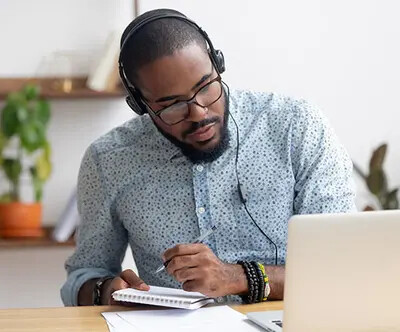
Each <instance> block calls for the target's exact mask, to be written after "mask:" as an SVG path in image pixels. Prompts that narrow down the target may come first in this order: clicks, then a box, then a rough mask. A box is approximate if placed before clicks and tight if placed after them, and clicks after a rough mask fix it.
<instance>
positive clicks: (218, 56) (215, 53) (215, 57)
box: [118, 13, 225, 115]
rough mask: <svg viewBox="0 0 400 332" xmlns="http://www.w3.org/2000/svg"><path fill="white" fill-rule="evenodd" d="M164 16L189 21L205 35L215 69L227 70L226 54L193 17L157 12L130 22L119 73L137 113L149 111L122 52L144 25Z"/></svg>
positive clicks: (123, 40)
mask: <svg viewBox="0 0 400 332" xmlns="http://www.w3.org/2000/svg"><path fill="white" fill-rule="evenodd" d="M163 18H176V19H178V20H182V21H184V22H187V23H188V24H190V25H192V26H193V27H195V28H196V29H197V30H198V31H199V32H200V33H201V35H202V36H203V37H204V39H205V40H206V42H207V44H208V47H209V49H208V52H209V55H210V59H211V61H212V63H213V65H214V67H215V69H216V70H217V71H218V73H219V74H222V73H223V72H224V71H225V60H224V55H223V54H222V52H221V51H220V50H216V49H215V48H214V46H213V44H212V42H211V40H210V38H209V37H208V35H207V33H206V32H205V31H204V30H203V29H202V28H201V27H199V26H198V25H197V24H196V23H195V22H194V21H192V20H191V19H189V18H187V17H186V16H185V15H183V14H179V13H176V14H159V13H158V14H155V15H153V16H150V17H148V18H146V19H144V20H143V21H141V22H139V23H137V24H132V23H131V24H130V25H128V27H127V28H126V29H125V31H124V33H123V34H122V38H121V48H120V54H119V59H118V68H119V75H120V77H121V81H122V84H123V85H124V87H125V89H126V91H127V92H128V96H127V97H126V102H127V104H128V105H129V107H130V108H131V109H132V110H133V111H134V112H135V113H137V114H139V115H143V114H145V113H147V107H146V105H145V104H144V103H143V101H142V98H141V96H140V93H139V91H138V90H137V89H136V88H135V86H134V85H133V84H132V83H131V82H129V80H128V78H127V76H126V74H125V71H124V65H123V63H122V52H123V50H124V47H125V45H126V44H127V42H128V40H129V39H131V38H132V36H133V35H134V34H135V33H137V32H138V31H139V30H140V29H141V28H142V27H143V26H144V25H146V24H148V23H150V22H153V21H156V20H159V19H163Z"/></svg>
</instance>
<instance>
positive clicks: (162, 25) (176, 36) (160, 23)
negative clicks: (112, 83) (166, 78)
mask: <svg viewBox="0 0 400 332" xmlns="http://www.w3.org/2000/svg"><path fill="white" fill-rule="evenodd" d="M168 14H169V15H171V14H172V15H182V16H183V14H182V13H180V12H178V11H176V10H172V9H156V10H151V11H148V12H145V13H144V14H142V15H140V16H138V17H137V18H135V19H134V20H133V21H132V22H131V23H130V24H129V25H128V27H127V28H126V29H125V31H124V33H123V35H122V38H121V42H122V43H123V42H124V41H125V39H126V37H127V35H128V34H129V32H130V31H131V30H132V27H133V26H136V25H137V24H139V23H140V22H142V21H143V20H145V19H147V18H148V17H150V16H154V15H168ZM193 43H196V44H197V45H199V46H200V47H201V49H203V50H204V51H205V53H207V42H206V40H205V39H204V37H203V35H202V34H201V33H200V32H199V30H198V29H196V27H194V26H193V25H191V24H190V23H188V22H185V21H183V20H180V19H177V18H172V17H167V18H161V19H158V20H155V21H153V22H150V23H148V24H146V25H144V26H143V27H142V28H141V29H140V30H138V31H137V32H136V33H135V34H134V36H133V37H130V38H129V39H128V40H127V41H126V42H125V45H124V48H123V50H122V53H121V61H122V63H123V66H124V71H125V75H126V76H127V78H128V79H129V81H131V82H132V83H133V82H134V81H135V80H136V74H137V71H138V70H139V69H140V68H141V67H142V66H144V65H146V64H148V63H151V62H153V61H155V60H157V59H159V58H161V57H163V56H167V55H172V54H173V53H174V52H175V51H177V50H180V49H182V48H184V47H186V46H189V45H191V44H193Z"/></svg>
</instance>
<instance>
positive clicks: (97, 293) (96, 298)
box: [93, 276, 114, 305]
mask: <svg viewBox="0 0 400 332" xmlns="http://www.w3.org/2000/svg"><path fill="white" fill-rule="evenodd" d="M113 278H114V277H111V276H107V277H102V278H100V279H98V280H97V281H96V284H95V285H94V288H93V305H101V291H102V287H103V285H104V283H105V282H106V281H107V280H109V279H113Z"/></svg>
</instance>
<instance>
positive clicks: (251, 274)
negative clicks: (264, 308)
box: [237, 261, 270, 303]
mask: <svg viewBox="0 0 400 332" xmlns="http://www.w3.org/2000/svg"><path fill="white" fill-rule="evenodd" d="M237 263H238V264H240V265H241V266H242V268H243V270H244V272H245V274H246V279H247V284H248V289H249V291H248V293H247V294H246V295H243V296H241V298H242V300H243V302H245V303H258V302H263V301H267V298H268V295H269V293H270V286H269V279H268V276H267V274H266V273H265V268H264V265H263V264H261V263H258V262H255V261H251V262H247V261H238V262H237Z"/></svg>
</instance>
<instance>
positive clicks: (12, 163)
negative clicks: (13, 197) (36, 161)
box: [3, 159, 22, 183]
mask: <svg viewBox="0 0 400 332" xmlns="http://www.w3.org/2000/svg"><path fill="white" fill-rule="evenodd" d="M3 169H4V172H5V173H6V176H7V178H8V179H9V180H10V181H11V182H13V183H17V182H18V181H19V176H20V175H21V171H22V166H21V163H20V161H19V160H18V159H4V160H3Z"/></svg>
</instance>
